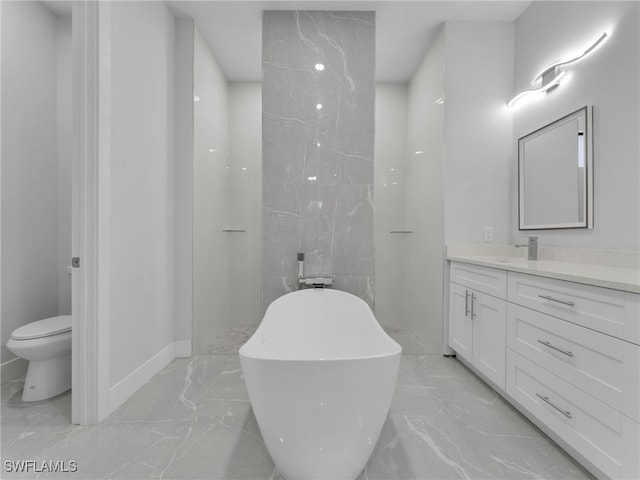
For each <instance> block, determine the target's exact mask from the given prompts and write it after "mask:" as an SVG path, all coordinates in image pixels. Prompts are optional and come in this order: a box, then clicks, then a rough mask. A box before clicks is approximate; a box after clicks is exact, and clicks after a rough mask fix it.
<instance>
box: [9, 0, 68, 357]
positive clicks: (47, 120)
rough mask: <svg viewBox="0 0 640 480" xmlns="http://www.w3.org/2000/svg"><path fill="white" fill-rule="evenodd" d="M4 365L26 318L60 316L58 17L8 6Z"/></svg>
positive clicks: (37, 8)
mask: <svg viewBox="0 0 640 480" xmlns="http://www.w3.org/2000/svg"><path fill="white" fill-rule="evenodd" d="M1 32H2V52H1V57H2V100H1V104H2V119H3V122H2V132H1V135H2V152H1V155H2V289H3V291H2V300H3V301H2V322H1V323H2V340H1V343H2V347H1V348H2V363H3V364H4V363H5V362H7V361H9V360H11V359H12V358H14V355H13V354H12V353H11V352H9V351H8V350H7V349H6V347H5V343H6V342H7V340H8V338H9V336H10V334H11V332H12V331H13V330H14V329H15V328H17V327H19V326H21V325H24V324H26V323H29V322H32V321H35V320H39V319H42V318H45V317H49V316H53V315H57V314H58V277H59V273H60V272H59V271H58V182H57V180H56V179H57V178H58V171H57V167H58V165H57V139H56V135H57V129H56V61H57V55H56V38H57V33H56V17H55V16H54V15H53V14H52V13H51V12H50V11H49V10H48V9H47V8H46V7H44V6H43V5H42V4H40V3H38V2H4V3H3V6H2V26H1Z"/></svg>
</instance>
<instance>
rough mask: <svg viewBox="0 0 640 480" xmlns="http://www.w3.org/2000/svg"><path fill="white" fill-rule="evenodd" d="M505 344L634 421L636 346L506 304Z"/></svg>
mask: <svg viewBox="0 0 640 480" xmlns="http://www.w3.org/2000/svg"><path fill="white" fill-rule="evenodd" d="M507 346H508V347H509V348H511V349H512V350H514V351H516V352H518V353H519V354H521V355H522V356H524V357H526V358H528V359H529V360H531V361H533V362H535V363H536V364H538V365H540V366H541V367H544V368H545V369H547V370H548V371H550V372H553V373H554V374H555V375H557V376H559V377H561V378H563V379H564V380H566V381H567V382H569V383H571V384H572V385H574V386H576V387H578V388H579V389H580V390H582V391H583V392H587V393H588V394H590V395H592V396H594V397H595V398H597V399H598V400H600V401H601V402H603V403H605V404H607V405H608V406H610V407H612V408H614V409H615V410H618V411H620V412H622V413H624V414H625V415H627V416H629V417H631V418H632V419H634V420H636V421H640V412H639V411H638V410H639V408H640V407H639V406H638V405H639V403H638V402H639V401H640V395H639V391H640V370H639V365H640V347H638V346H637V345H633V344H631V343H629V342H625V341H623V340H620V339H618V338H614V337H610V336H608V335H604V334H602V333H598V332H595V331H593V330H590V329H588V328H584V327H580V326H578V325H575V324H573V323H570V322H566V321H564V320H560V319H558V318H555V317H552V316H549V315H546V314H544V313H540V312H536V311H534V310H530V309H528V308H524V307H521V306H520V305H515V304H513V303H509V304H508V307H507Z"/></svg>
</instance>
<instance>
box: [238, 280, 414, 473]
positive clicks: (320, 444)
mask: <svg viewBox="0 0 640 480" xmlns="http://www.w3.org/2000/svg"><path fill="white" fill-rule="evenodd" d="M401 352H402V348H401V347H400V345H398V344H397V343H396V342H395V341H394V340H393V339H391V338H390V337H389V336H388V335H387V334H386V333H385V331H384V330H383V329H382V328H381V327H380V325H379V324H378V322H377V320H376V319H375V317H374V316H373V313H372V312H371V309H370V308H369V306H368V305H367V304H366V303H365V302H364V301H362V300H361V299H359V298H358V297H356V296H354V295H351V294H349V293H346V292H341V291H338V290H329V289H309V290H299V291H296V292H292V293H288V294H286V295H284V296H282V297H280V298H278V299H277V300H275V301H274V302H273V303H272V304H271V305H270V306H269V308H268V309H267V311H266V313H265V315H264V318H263V319H262V322H261V323H260V326H259V327H258V329H257V330H256V332H255V333H254V334H253V336H252V337H251V338H250V339H249V340H248V341H247V343H245V344H244V345H243V346H242V347H241V348H240V352H239V353H240V362H241V365H242V371H243V373H244V378H245V382H246V384H247V390H248V392H249V399H250V401H251V406H252V407H253V411H254V414H255V416H256V420H257V422H258V426H259V427H260V432H261V433H262V436H263V438H264V441H265V444H266V446H267V449H268V450H269V453H270V454H271V458H272V459H273V461H274V462H275V464H276V468H277V469H278V471H279V472H280V474H281V475H282V476H283V477H285V478H286V479H287V480H293V479H296V480H297V479H305V480H309V479H317V480H320V479H322V480H338V479H341V480H342V479H345V480H346V479H349V480H353V479H355V478H356V477H357V476H358V475H359V474H360V472H362V470H363V469H364V467H365V465H366V463H367V460H368V459H369V457H370V456H371V452H372V451H373V448H374V447H375V444H376V442H377V441H378V437H379V435H380V431H381V430H382V426H383V424H384V421H385V419H386V417H387V413H388V411H389V406H390V405H391V398H392V396H393V391H394V389H395V384H396V378H397V375H398V367H399V364H400V354H401Z"/></svg>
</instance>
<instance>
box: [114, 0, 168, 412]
mask: <svg viewBox="0 0 640 480" xmlns="http://www.w3.org/2000/svg"><path fill="white" fill-rule="evenodd" d="M174 36H175V30H174V19H173V17H172V16H171V14H170V12H169V10H168V9H167V7H166V6H165V5H164V4H163V3H160V2H126V3H125V2H114V3H112V4H111V78H110V80H111V144H110V148H111V172H110V175H111V193H110V197H111V203H110V205H109V208H110V227H111V236H110V242H111V255H110V256H111V262H110V271H111V285H110V297H111V299H110V323H109V348H110V363H109V378H110V386H111V387H110V388H111V396H112V399H111V403H110V409H111V410H113V408H115V407H117V406H118V404H119V403H121V402H122V401H124V400H125V399H126V397H127V396H128V395H129V394H130V393H133V392H132V390H133V391H135V389H136V388H137V387H139V386H140V385H139V383H140V381H142V382H144V381H146V380H147V379H148V378H146V377H148V376H149V375H152V374H155V373H156V370H157V369H159V368H162V367H163V366H164V365H163V364H162V363H163V362H165V361H168V360H171V359H172V358H173V355H172V353H173V352H172V351H171V348H172V345H173V340H174V302H173V298H174V290H175V289H174V241H175V233H174V232H175V222H174V214H173V212H174V202H175V192H174V190H175V188H174V143H173V142H174V134H173V132H174V83H173V82H174V80H173V79H174V71H175V61H174V41H175V38H174ZM157 358H161V362H160V363H157V362H156V361H155V360H154V359H157ZM141 371H143V372H144V373H143V374H142V377H144V378H142V377H141V376H140V372H141Z"/></svg>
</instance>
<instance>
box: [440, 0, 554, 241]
mask: <svg viewBox="0 0 640 480" xmlns="http://www.w3.org/2000/svg"><path fill="white" fill-rule="evenodd" d="M544 3H548V2H544ZM513 41H514V26H513V23H512V22H447V23H446V24H445V65H446V70H445V132H444V136H445V158H446V160H445V169H444V211H445V231H444V239H445V244H468V243H482V240H483V237H482V230H483V227H484V226H493V228H494V243H507V242H508V241H509V238H510V226H511V220H510V214H511V208H510V206H509V200H510V199H511V197H510V192H511V188H512V185H511V182H512V178H511V175H510V172H511V168H512V167H513V165H514V162H515V159H514V158H513V145H512V131H513V125H512V114H511V111H510V110H509V109H508V108H507V107H506V101H508V99H510V98H511V94H512V91H513ZM505 99H506V100H505Z"/></svg>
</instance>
